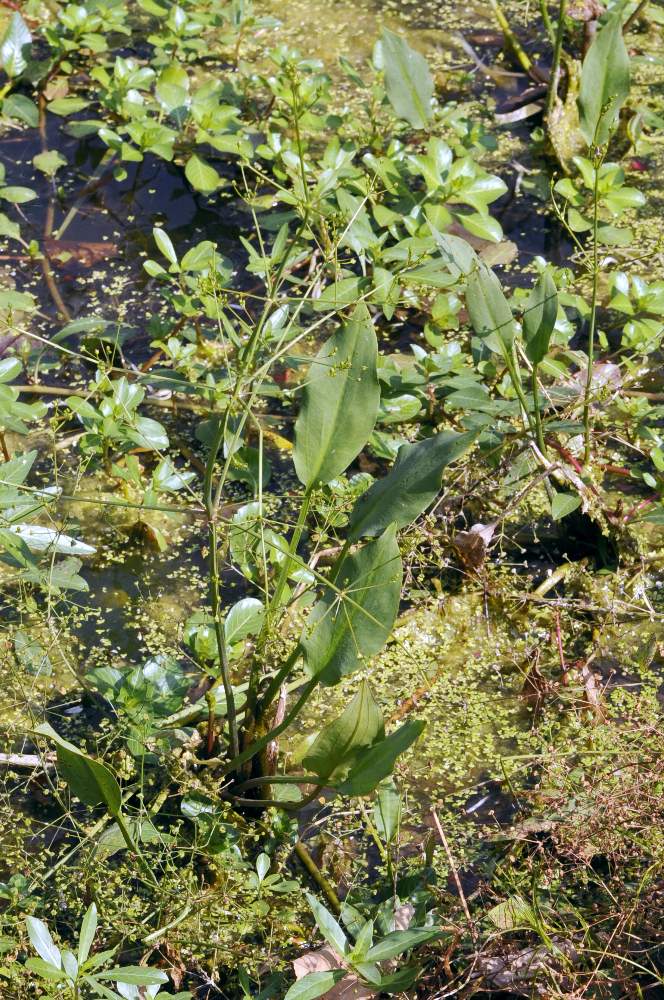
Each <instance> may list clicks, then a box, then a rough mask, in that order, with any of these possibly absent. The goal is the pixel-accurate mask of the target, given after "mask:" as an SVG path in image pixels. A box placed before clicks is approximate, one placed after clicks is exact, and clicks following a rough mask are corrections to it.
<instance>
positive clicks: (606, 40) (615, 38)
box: [579, 4, 630, 146]
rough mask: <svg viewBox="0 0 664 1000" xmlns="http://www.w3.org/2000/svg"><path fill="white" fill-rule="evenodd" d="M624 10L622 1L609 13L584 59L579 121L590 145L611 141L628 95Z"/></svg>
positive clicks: (628, 79) (628, 81) (628, 78)
mask: <svg viewBox="0 0 664 1000" xmlns="http://www.w3.org/2000/svg"><path fill="white" fill-rule="evenodd" d="M623 9H624V8H623V4H618V6H617V9H615V10H614V11H613V13H611V14H610V16H609V17H608V19H607V21H606V22H605V24H604V25H603V26H602V27H601V28H600V30H599V31H598V33H597V35H596V37H595V40H594V41H593V43H592V45H591V46H590V48H589V49H588V53H587V55H586V57H585V59H584V60H583V68H582V70H581V89H580V93H579V123H580V126H581V131H582V133H583V137H584V139H585V140H586V142H587V143H588V145H589V146H590V145H597V146H602V145H604V143H605V142H608V139H609V136H610V134H611V131H612V129H613V128H614V126H615V124H616V122H617V120H618V114H619V113H620V109H621V107H622V105H623V104H624V103H625V100H626V99H627V96H628V95H629V85H630V73H629V55H628V54H627V48H626V46H625V41H624V39H623V25H622V15H623Z"/></svg>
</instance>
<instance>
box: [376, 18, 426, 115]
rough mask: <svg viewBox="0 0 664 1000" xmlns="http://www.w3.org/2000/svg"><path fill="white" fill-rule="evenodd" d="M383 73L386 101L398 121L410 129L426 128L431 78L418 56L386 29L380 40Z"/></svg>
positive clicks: (421, 58)
mask: <svg viewBox="0 0 664 1000" xmlns="http://www.w3.org/2000/svg"><path fill="white" fill-rule="evenodd" d="M381 47H382V58H383V71H384V73H385V90H386V92H387V97H388V100H389V102H390V104H391V105H392V107H393V108H394V111H395V113H396V114H397V115H398V116H399V117H400V118H405V119H406V121H407V122H408V123H409V125H412V126H413V128H425V127H426V125H427V123H428V122H429V120H430V119H431V98H432V97H433V90H434V86H433V77H432V76H431V71H430V70H429V65H428V63H427V61H426V59H425V58H424V56H423V55H421V54H420V53H419V52H416V51H415V50H414V49H411V47H410V45H409V44H408V42H407V41H406V40H405V38H402V37H401V36H400V35H395V34H394V32H393V31H389V30H388V29H387V28H384V29H383V34H382V38H381Z"/></svg>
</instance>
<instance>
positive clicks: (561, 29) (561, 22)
mask: <svg viewBox="0 0 664 1000" xmlns="http://www.w3.org/2000/svg"><path fill="white" fill-rule="evenodd" d="M566 11H567V0H559V3H558V27H557V30H556V41H555V44H554V46H553V62H552V64H551V76H550V78H549V90H548V93H547V95H546V116H545V117H546V119H547V121H548V120H549V118H550V117H551V112H552V111H553V107H554V104H555V102H556V98H557V96H558V84H559V82H560V61H561V59H562V54H563V39H564V37H565V12H566Z"/></svg>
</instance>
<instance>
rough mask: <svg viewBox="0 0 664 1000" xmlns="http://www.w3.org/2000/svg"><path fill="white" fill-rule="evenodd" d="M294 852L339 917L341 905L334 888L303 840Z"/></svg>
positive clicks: (298, 842) (296, 845) (297, 844)
mask: <svg viewBox="0 0 664 1000" xmlns="http://www.w3.org/2000/svg"><path fill="white" fill-rule="evenodd" d="M293 850H294V851H295V853H296V855H297V857H298V860H299V861H300V863H301V864H302V867H303V868H305V869H306V871H307V874H309V875H310V876H311V878H312V879H313V880H314V882H315V883H316V885H317V886H318V888H319V889H320V890H321V892H322V893H323V895H324V896H325V898H326V899H327V901H328V903H329V904H330V909H331V910H332V911H333V913H335V914H336V915H337V916H338V915H339V914H340V913H341V903H340V902H339V897H338V896H337V894H336V892H335V891H334V889H333V888H332V885H331V884H330V882H329V881H328V880H327V879H326V878H325V876H324V875H323V873H322V871H321V870H320V868H319V867H318V866H317V865H316V864H315V863H314V859H313V858H312V857H311V855H310V854H309V851H308V850H307V849H306V847H305V846H304V844H303V843H302V841H301V840H298V841H297V843H296V844H295V847H294V848H293Z"/></svg>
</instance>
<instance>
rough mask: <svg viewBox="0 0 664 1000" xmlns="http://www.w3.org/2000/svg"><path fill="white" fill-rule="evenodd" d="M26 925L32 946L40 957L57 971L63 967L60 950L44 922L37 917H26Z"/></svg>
mask: <svg viewBox="0 0 664 1000" xmlns="http://www.w3.org/2000/svg"><path fill="white" fill-rule="evenodd" d="M25 923H26V926H27V928H28V937H29V938H30V944H31V945H32V947H33V948H34V949H35V951H36V952H37V954H38V955H39V957H40V958H41V959H42V960H43V961H44V962H47V963H48V964H49V965H52V966H54V967H55V968H56V969H60V968H61V967H62V956H61V955H60V949H59V948H58V947H57V945H56V944H55V942H54V941H53V938H52V937H51V932H50V931H49V929H48V927H47V926H46V924H45V923H44V921H43V920H38V919H37V917H26V918H25Z"/></svg>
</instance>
